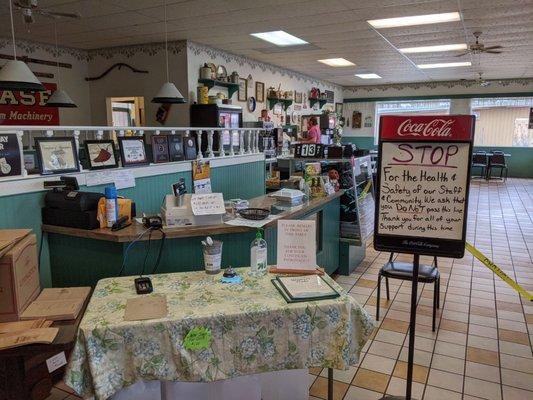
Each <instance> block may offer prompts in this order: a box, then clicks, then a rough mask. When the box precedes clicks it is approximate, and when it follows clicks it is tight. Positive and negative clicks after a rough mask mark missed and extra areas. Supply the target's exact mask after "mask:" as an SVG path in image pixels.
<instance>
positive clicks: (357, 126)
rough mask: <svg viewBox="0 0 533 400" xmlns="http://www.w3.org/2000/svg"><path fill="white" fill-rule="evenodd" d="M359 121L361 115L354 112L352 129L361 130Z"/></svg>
mask: <svg viewBox="0 0 533 400" xmlns="http://www.w3.org/2000/svg"><path fill="white" fill-rule="evenodd" d="M361 119H362V114H361V113H360V112H359V111H354V112H353V113H352V129H360V128H361Z"/></svg>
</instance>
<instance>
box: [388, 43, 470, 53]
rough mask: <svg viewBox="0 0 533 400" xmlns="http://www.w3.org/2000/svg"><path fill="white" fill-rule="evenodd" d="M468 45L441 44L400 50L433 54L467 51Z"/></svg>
mask: <svg viewBox="0 0 533 400" xmlns="http://www.w3.org/2000/svg"><path fill="white" fill-rule="evenodd" d="M467 47H468V46H467V45H466V43H457V44H440V45H437V46H421V47H406V48H405V49H398V50H400V51H401V52H402V53H406V54H407V53H433V52H438V51H454V50H466V49H467Z"/></svg>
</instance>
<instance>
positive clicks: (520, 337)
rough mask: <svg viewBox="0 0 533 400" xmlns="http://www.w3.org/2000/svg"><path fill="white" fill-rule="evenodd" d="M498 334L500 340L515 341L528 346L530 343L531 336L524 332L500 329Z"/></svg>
mask: <svg viewBox="0 0 533 400" xmlns="http://www.w3.org/2000/svg"><path fill="white" fill-rule="evenodd" d="M498 336H499V339H500V340H505V341H506V342H513V343H518V344H523V345H526V346H528V345H529V337H528V335H527V333H524V332H518V331H511V330H507V329H498Z"/></svg>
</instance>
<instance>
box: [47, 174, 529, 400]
mask: <svg viewBox="0 0 533 400" xmlns="http://www.w3.org/2000/svg"><path fill="white" fill-rule="evenodd" d="M468 241H469V242H470V243H471V244H473V245H475V246H476V247H477V248H478V249H479V250H480V251H481V252H483V253H484V254H485V255H487V256H488V257H489V258H490V259H492V260H493V261H494V262H495V263H496V264H497V265H498V266H499V267H500V268H501V269H502V270H503V271H504V272H506V273H507V274H508V275H509V276H511V277H512V278H513V279H515V280H516V281H518V282H519V283H520V284H521V285H522V286H523V287H524V288H526V289H527V290H529V292H533V263H532V260H533V180H522V179H509V180H508V181H507V182H506V183H500V182H490V183H486V182H474V183H473V184H472V186H471V193H470V201H469V217H468ZM387 259H388V254H383V253H378V252H376V251H374V250H373V249H372V248H371V247H369V248H368V251H367V256H366V258H365V260H364V262H363V263H362V264H361V265H360V266H359V267H358V268H357V269H356V270H355V271H354V273H353V274H351V275H350V276H338V277H336V280H337V282H339V283H340V284H341V285H342V286H343V287H344V288H345V289H346V290H348V291H349V293H350V294H351V295H352V296H353V297H354V298H355V299H356V300H357V301H358V302H359V303H360V304H362V305H364V307H365V309H366V310H368V312H370V313H371V314H372V315H375V311H376V307H375V306H376V304H377V301H376V293H375V287H376V282H377V274H378V271H379V268H380V267H381V266H382V265H383V263H385V262H386V261H387ZM398 259H402V260H406V261H407V260H409V259H410V258H409V257H406V256H399V257H398ZM423 261H424V262H426V263H427V262H431V261H432V260H431V259H428V258H427V257H426V258H424V259H423ZM439 270H440V273H441V308H440V310H439V312H438V313H437V324H438V325H437V326H438V330H437V332H435V333H433V332H432V331H431V306H432V301H433V285H432V284H425V285H424V284H421V285H419V288H420V297H419V303H418V313H417V328H416V342H415V343H416V345H415V348H416V350H415V364H416V365H415V369H414V374H413V375H414V383H413V395H414V398H416V399H418V400H456V399H457V400H479V399H487V400H533V354H532V347H531V343H532V342H533V303H531V304H530V303H528V302H527V301H526V300H524V299H521V298H520V297H519V296H518V294H517V293H516V292H515V291H514V290H513V289H512V288H510V287H509V286H508V285H507V284H506V283H504V282H503V281H501V280H500V279H499V278H498V277H495V276H494V274H493V273H492V272H491V271H490V270H489V269H487V268H486V267H485V266H483V265H482V264H481V263H480V262H478V261H477V260H475V259H474V258H473V257H472V256H471V255H470V254H468V253H467V254H465V257H464V258H462V259H444V258H439ZM390 289H391V300H390V301H387V300H386V298H385V290H382V292H381V295H382V299H381V301H380V304H381V312H380V315H381V316H380V324H381V325H380V327H379V329H377V330H376V331H375V332H374V334H373V337H372V339H371V340H369V342H368V343H367V344H366V346H365V348H364V352H363V353H362V355H361V361H360V363H359V364H358V365H357V366H355V367H352V368H350V369H349V370H347V371H335V373H334V378H335V382H334V398H335V399H339V400H340V399H343V400H374V399H378V398H380V397H381V396H382V395H383V394H384V393H387V394H395V395H404V394H405V382H406V381H405V377H406V368H407V365H406V362H407V344H408V341H407V331H408V321H409V304H410V295H411V285H410V282H403V281H394V280H390ZM326 376H327V375H326V370H320V369H311V370H310V381H309V382H310V383H309V385H310V390H309V393H310V397H309V398H310V400H313V399H315V400H316V399H325V398H326V392H327V379H326ZM64 390H65V387H64V386H59V387H56V388H55V389H54V392H53V394H52V396H50V397H49V398H48V399H47V400H65V399H68V400H73V399H75V397H74V396H72V395H69V393H68V392H65V391H64Z"/></svg>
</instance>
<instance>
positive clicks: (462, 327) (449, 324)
mask: <svg viewBox="0 0 533 400" xmlns="http://www.w3.org/2000/svg"><path fill="white" fill-rule="evenodd" d="M442 330H447V331H451V332H459V333H467V332H468V324H465V323H464V322H459V321H452V320H449V319H442V320H441V322H440V328H439V331H442Z"/></svg>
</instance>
